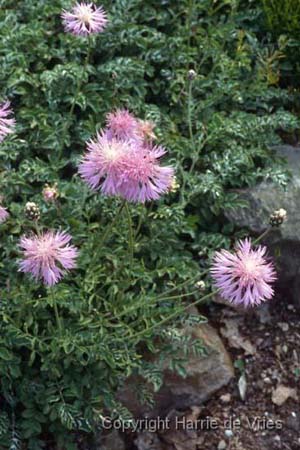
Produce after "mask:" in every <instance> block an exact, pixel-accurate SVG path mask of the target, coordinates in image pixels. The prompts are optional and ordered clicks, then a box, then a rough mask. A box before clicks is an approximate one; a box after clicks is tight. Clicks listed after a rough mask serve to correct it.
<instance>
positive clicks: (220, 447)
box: [218, 440, 227, 450]
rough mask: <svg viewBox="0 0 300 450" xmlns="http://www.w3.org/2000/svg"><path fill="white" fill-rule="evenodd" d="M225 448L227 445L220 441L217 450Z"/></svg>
mask: <svg viewBox="0 0 300 450" xmlns="http://www.w3.org/2000/svg"><path fill="white" fill-rule="evenodd" d="M226 447H227V444H226V442H225V441H224V440H222V441H220V442H219V444H218V450H225V448H226Z"/></svg>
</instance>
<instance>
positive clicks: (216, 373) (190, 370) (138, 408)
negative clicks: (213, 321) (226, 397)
mask: <svg viewBox="0 0 300 450" xmlns="http://www.w3.org/2000/svg"><path fill="white" fill-rule="evenodd" d="M186 333H191V334H192V335H193V337H194V338H198V339H201V340H202V341H203V343H204V345H205V346H206V348H207V350H208V354H207V355H203V356H199V355H198V356H190V357H189V359H188V361H187V362H186V363H185V371H186V374H187V376H186V377H185V378H183V377H180V376H179V375H178V374H176V373H174V372H171V371H170V370H169V369H168V364H167V362H166V365H165V370H164V383H163V386H162V388H161V389H160V390H159V391H158V392H157V393H154V406H153V407H152V408H150V407H149V406H146V405H141V404H140V403H139V402H138V399H137V396H136V394H135V389H134V387H135V386H136V385H137V383H138V382H140V381H141V380H139V379H137V377H134V376H132V377H131V378H129V379H128V380H127V382H126V383H125V386H124V387H123V388H122V390H121V391H120V392H119V400H120V401H121V402H122V403H123V404H124V405H125V406H126V407H127V408H128V409H129V411H131V413H132V414H133V416H134V417H136V418H140V417H145V416H147V417H157V416H160V417H161V416H164V415H166V414H167V413H168V412H169V411H170V410H171V409H181V410H183V409H187V408H189V407H191V406H195V405H201V404H202V403H203V402H204V401H206V400H207V399H208V398H209V397H210V396H211V395H212V394H213V393H215V392H216V391H218V390H219V389H221V388H222V387H223V386H225V385H227V384H228V383H229V381H230V380H231V379H232V378H233V376H234V369H233V365H232V362H231V359H230V356H229V355H228V353H227V351H226V349H225V347H224V345H223V343H222V341H221V339H220V337H219V335H218V334H217V332H216V331H215V330H214V328H212V327H211V326H210V325H208V324H201V325H197V326H195V327H193V328H192V329H187V330H186ZM149 389H151V387H150V386H149Z"/></svg>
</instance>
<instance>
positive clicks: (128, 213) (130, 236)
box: [125, 202, 134, 266]
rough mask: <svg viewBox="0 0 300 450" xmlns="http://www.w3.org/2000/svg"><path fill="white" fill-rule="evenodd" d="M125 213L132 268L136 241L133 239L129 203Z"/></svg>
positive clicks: (126, 204) (126, 205)
mask: <svg viewBox="0 0 300 450" xmlns="http://www.w3.org/2000/svg"><path fill="white" fill-rule="evenodd" d="M125 211H126V216H127V222H128V240H129V247H128V249H129V257H130V266H132V263H133V256H134V239H133V229H132V220H131V215H130V210H129V206H128V203H127V202H126V203H125Z"/></svg>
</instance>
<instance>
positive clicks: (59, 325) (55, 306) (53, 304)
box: [50, 289, 63, 336]
mask: <svg viewBox="0 0 300 450" xmlns="http://www.w3.org/2000/svg"><path fill="white" fill-rule="evenodd" d="M50 292H51V297H52V306H53V309H54V314H55V319H56V324H57V328H58V331H59V334H60V336H61V335H62V331H63V326H62V322H61V319H60V316H59V312H58V308H57V301H56V298H55V295H54V290H53V289H51V291H50Z"/></svg>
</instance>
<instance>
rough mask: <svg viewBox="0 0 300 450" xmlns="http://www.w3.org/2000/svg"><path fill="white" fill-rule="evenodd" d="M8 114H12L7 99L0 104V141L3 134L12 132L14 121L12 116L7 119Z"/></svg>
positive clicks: (3, 136)
mask: <svg viewBox="0 0 300 450" xmlns="http://www.w3.org/2000/svg"><path fill="white" fill-rule="evenodd" d="M10 114H12V110H11V109H10V102H8V101H7V102H5V103H3V104H2V105H0V142H2V141H3V139H4V138H5V136H7V135H8V134H11V133H13V132H14V127H15V123H16V122H15V119H13V118H10V119H8V116H9V115H10Z"/></svg>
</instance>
